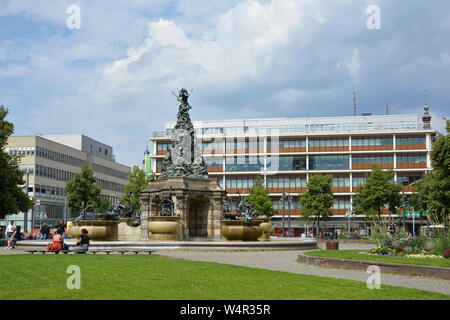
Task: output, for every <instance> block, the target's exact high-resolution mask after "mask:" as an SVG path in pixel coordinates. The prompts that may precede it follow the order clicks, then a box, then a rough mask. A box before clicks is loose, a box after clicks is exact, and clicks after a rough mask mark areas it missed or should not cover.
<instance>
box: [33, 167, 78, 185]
mask: <svg viewBox="0 0 450 320" xmlns="http://www.w3.org/2000/svg"><path fill="white" fill-rule="evenodd" d="M36 175H37V176H40V177H45V178H48V179H53V180H58V181H65V182H67V181H70V180H72V179H73V177H74V176H75V173H73V172H70V171H65V170H61V169H55V168H49V167H46V166H41V165H38V164H37V165H36Z"/></svg>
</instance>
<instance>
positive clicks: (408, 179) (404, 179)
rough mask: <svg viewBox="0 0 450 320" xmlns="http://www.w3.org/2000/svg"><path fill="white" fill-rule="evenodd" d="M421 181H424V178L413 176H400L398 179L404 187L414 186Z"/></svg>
mask: <svg viewBox="0 0 450 320" xmlns="http://www.w3.org/2000/svg"><path fill="white" fill-rule="evenodd" d="M420 179H422V176H419V175H411V176H409V175H408V176H400V175H399V176H398V177H397V182H398V183H400V184H403V185H404V186H407V185H412V184H414V183H416V182H417V181H419V180H420Z"/></svg>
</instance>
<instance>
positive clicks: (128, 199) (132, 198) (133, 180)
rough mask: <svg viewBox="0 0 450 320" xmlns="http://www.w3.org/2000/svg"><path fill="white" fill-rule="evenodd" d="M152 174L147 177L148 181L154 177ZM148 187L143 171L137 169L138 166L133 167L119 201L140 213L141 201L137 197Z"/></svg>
mask: <svg viewBox="0 0 450 320" xmlns="http://www.w3.org/2000/svg"><path fill="white" fill-rule="evenodd" d="M154 175H155V174H154V173H152V174H151V175H150V176H149V179H152V178H153V177H154ZM147 185H148V180H147V179H146V178H145V171H144V170H142V169H139V167H138V166H133V170H132V171H130V172H129V182H128V184H127V185H126V186H125V195H123V196H122V198H121V200H122V201H123V202H124V203H125V204H128V205H134V210H135V212H140V208H141V201H140V200H139V197H140V196H141V192H142V190H144V189H145V188H146V187H147Z"/></svg>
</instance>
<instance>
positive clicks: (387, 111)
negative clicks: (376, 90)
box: [386, 102, 389, 115]
mask: <svg viewBox="0 0 450 320" xmlns="http://www.w3.org/2000/svg"><path fill="white" fill-rule="evenodd" d="M386 115H389V103H388V102H386Z"/></svg>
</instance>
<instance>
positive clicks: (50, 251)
mask: <svg viewBox="0 0 450 320" xmlns="http://www.w3.org/2000/svg"><path fill="white" fill-rule="evenodd" d="M26 251H27V252H29V253H31V254H34V253H42V254H46V253H54V254H59V253H60V252H62V253H64V254H67V253H69V252H73V250H59V251H55V250H49V251H45V250H26Z"/></svg>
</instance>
